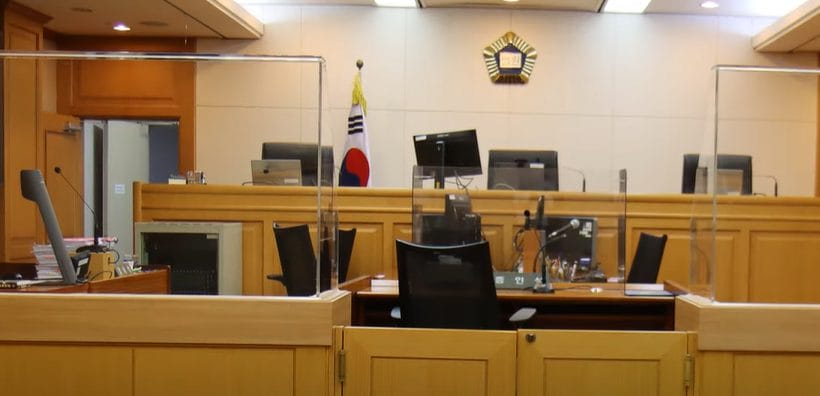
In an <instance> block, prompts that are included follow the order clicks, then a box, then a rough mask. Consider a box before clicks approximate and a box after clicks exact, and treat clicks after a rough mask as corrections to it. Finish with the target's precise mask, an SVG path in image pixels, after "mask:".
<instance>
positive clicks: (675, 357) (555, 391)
mask: <svg viewBox="0 0 820 396" xmlns="http://www.w3.org/2000/svg"><path fill="white" fill-rule="evenodd" d="M686 344H687V342H686V334H685V333H683V332H663V333H660V332H615V331H550V330H521V331H519V332H518V395H520V396H535V395H538V396H563V395H568V396H569V395H572V396H585V395H646V396H648V395H657V396H661V395H663V396H674V395H680V396H683V395H685V394H686V388H685V384H684V362H685V357H686Z"/></svg>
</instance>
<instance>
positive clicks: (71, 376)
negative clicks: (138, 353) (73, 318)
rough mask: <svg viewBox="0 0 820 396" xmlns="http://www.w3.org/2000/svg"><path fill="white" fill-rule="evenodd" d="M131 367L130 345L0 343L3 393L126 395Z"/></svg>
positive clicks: (54, 395) (128, 392) (130, 381)
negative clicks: (126, 346) (127, 346)
mask: <svg viewBox="0 0 820 396" xmlns="http://www.w3.org/2000/svg"><path fill="white" fill-rule="evenodd" d="M132 368H133V366H132V351H131V348H125V347H118V346H89V345H84V346H72V345H56V346H55V345H36V344H0V389H2V394H4V395H20V396H61V395H89V396H104V395H109V396H129V395H132V393H131V389H132V386H133V385H132V384H133V382H132V376H131V372H132Z"/></svg>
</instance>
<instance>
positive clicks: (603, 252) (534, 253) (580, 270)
mask: <svg viewBox="0 0 820 396" xmlns="http://www.w3.org/2000/svg"><path fill="white" fill-rule="evenodd" d="M500 170H501V171H500V172H496V170H495V169H489V170H488V169H486V168H484V169H478V170H477V169H475V168H458V167H443V168H442V167H420V166H415V167H414V169H413V180H412V184H413V192H412V208H413V218H412V221H413V227H412V239H413V242H415V243H419V244H424V245H459V244H467V243H472V242H477V241H481V240H487V241H488V242H489V243H490V255H491V261H492V265H493V268H494V270H495V272H496V283H497V287H498V288H500V289H503V288H532V287H533V286H535V287H536V288H537V287H539V286H541V287H542V288H543V287H544V285H546V287H547V288H549V287H553V288H556V289H559V288H567V287H571V288H599V289H602V288H603V287H609V288H622V287H623V270H624V267H623V260H622V256H623V252H622V249H623V241H624V239H623V235H624V232H623V226H624V224H625V200H624V196H625V195H624V193H622V192H621V191H622V187H623V183H622V182H621V180H622V179H621V178H622V176H624V174H625V172H620V171H617V170H591V169H584V170H582V172H583V174H584V175H585V179H586V181H587V183H586V185H587V187H586V191H582V189H581V184H580V183H578V185H577V186H576V183H566V184H567V186H568V187H567V191H563V190H562V185H561V184H559V183H557V180H556V183H555V184H553V185H550V186H547V185H548V184H549V183H552V180H554V179H555V177H554V171H553V170H550V169H543V168H540V167H538V168H529V167H520V168H517V167H505V168H502V169H500ZM437 175H443V178H442V177H437ZM437 179H438V180H437ZM442 179H443V181H444V188H436V187H437V186H438V185H439V184H440V182H441V181H442ZM491 180H492V181H491ZM545 181H546V182H545ZM545 183H546V184H545ZM488 187H489V189H488ZM576 187H577V189H576ZM514 274H525V276H524V277H515V276H514ZM543 275H546V282H542V278H544V277H543ZM515 279H519V280H522V279H523V281H522V282H523V284H522V283H516V281H515ZM607 282H609V283H611V284H609V285H605V284H606V283H607ZM571 283H575V284H571ZM590 284H594V285H590Z"/></svg>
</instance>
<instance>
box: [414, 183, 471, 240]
mask: <svg viewBox="0 0 820 396" xmlns="http://www.w3.org/2000/svg"><path fill="white" fill-rule="evenodd" d="M419 220H420V224H418V226H419V227H418V228H417V229H416V233H417V234H416V237H415V238H414V240H415V241H416V242H417V243H421V244H425V245H433V246H455V245H463V244H467V243H475V242H479V241H482V240H483V238H482V236H481V215H479V214H477V213H473V211H472V205H471V204H470V197H469V196H468V195H466V194H446V195H445V196H444V214H443V215H442V214H423V215H421V216H420V217H419Z"/></svg>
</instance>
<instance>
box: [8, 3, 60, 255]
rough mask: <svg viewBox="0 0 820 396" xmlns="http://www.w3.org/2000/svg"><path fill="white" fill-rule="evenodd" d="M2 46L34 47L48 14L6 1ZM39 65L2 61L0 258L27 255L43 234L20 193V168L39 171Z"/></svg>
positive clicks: (38, 45) (41, 146)
mask: <svg viewBox="0 0 820 396" xmlns="http://www.w3.org/2000/svg"><path fill="white" fill-rule="evenodd" d="M3 12H4V13H5V15H4V16H5V18H4V26H3V33H4V43H3V44H4V48H6V49H16V50H39V49H42V47H43V24H44V23H45V22H46V21H47V20H48V18H47V17H45V16H43V15H40V14H37V13H36V12H34V11H32V10H30V9H27V8H24V7H22V6H19V5H17V4H16V3H11V4H9V5H8V7H7V8H6V9H5V10H3ZM40 72H41V70H40V64H39V63H38V62H37V61H35V60H30V59H16V60H5V61H4V63H3V150H4V151H3V184H2V203H3V208H2V221H0V227H2V229H0V235H1V236H0V239H2V245H0V258H2V260H3V261H12V260H23V259H27V258H29V257H31V245H32V244H33V243H34V242H35V241H36V240H37V239H38V235H42V228H41V226H40V222H39V217H38V214H37V208H36V206H35V205H34V204H33V203H32V202H30V201H27V200H25V199H24V198H23V196H22V195H21V192H20V170H21V169H35V168H40V169H42V166H43V151H44V144H45V139H44V137H43V135H42V133H41V131H40V129H39V125H40V121H39V114H40V107H41V106H40V100H41V95H40Z"/></svg>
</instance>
